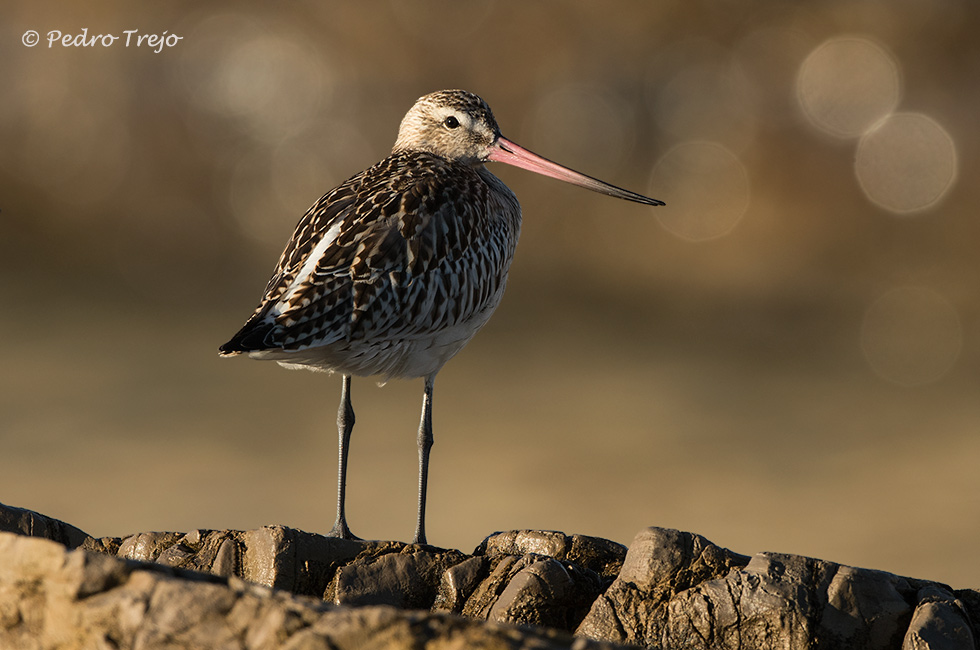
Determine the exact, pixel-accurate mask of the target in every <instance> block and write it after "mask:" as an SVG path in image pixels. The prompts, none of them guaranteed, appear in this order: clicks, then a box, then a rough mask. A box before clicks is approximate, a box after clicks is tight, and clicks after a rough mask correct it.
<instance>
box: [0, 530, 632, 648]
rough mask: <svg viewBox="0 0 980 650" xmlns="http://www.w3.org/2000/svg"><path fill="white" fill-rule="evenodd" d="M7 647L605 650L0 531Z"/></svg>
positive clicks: (1, 609)
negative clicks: (343, 603)
mask: <svg viewBox="0 0 980 650" xmlns="http://www.w3.org/2000/svg"><path fill="white" fill-rule="evenodd" d="M0 558H3V561H2V562H0V647H2V648H4V649H5V650H21V649H24V650H27V649H30V650H54V649H55V648H57V649H58V650H82V649H88V648H116V649H120V650H122V649H129V648H133V649H135V648H139V649H141V650H154V649H157V648H159V649H161V650H162V649H164V648H167V649H175V648H188V649H190V648H194V649H204V648H223V649H232V648H241V649H245V648H249V649H262V650H274V649H282V650H300V649H303V650H313V649H323V650H326V649H328V648H331V649H337V650H344V649H348V648H350V649H354V648H358V649H359V648H391V649H394V650H399V649H401V648H405V649H408V648H419V647H423V646H437V647H456V648H464V647H465V648H513V649H521V648H528V649H530V648H535V649H539V648H540V649H558V648H576V649H577V650H589V649H593V648H594V649H599V648H609V649H611V648H613V646H612V645H610V644H601V643H596V642H588V643H586V642H585V641H584V640H582V639H573V638H572V637H571V636H569V635H567V634H561V633H558V632H555V631H549V630H545V629H529V628H525V629H519V628H515V627H511V626H504V625H499V624H496V625H494V624H486V623H481V622H478V621H471V620H466V619H463V618H459V617H455V616H451V615H447V614H434V613H429V612H419V611H404V610H398V609H395V608H392V607H378V606H373V607H358V608H344V607H335V606H332V605H328V604H326V603H323V602H320V601H317V600H314V599H311V598H305V597H301V596H295V595H292V594H289V593H287V592H285V591H281V590H275V589H270V588H268V587H262V586H258V585H254V584H249V583H246V582H244V581H242V580H240V579H238V578H228V579H219V578H214V577H210V576H205V574H201V573H198V572H190V571H184V570H181V569H174V568H169V567H164V566H162V565H159V564H148V563H144V562H136V561H126V560H121V559H119V558H115V557H111V556H108V555H100V554H97V553H95V552H92V551H86V550H84V549H76V550H73V551H70V550H68V549H67V548H66V547H65V546H64V545H62V544H59V543H57V542H53V541H49V540H45V539H36V538H30V537H24V536H22V535H17V534H10V533H0Z"/></svg>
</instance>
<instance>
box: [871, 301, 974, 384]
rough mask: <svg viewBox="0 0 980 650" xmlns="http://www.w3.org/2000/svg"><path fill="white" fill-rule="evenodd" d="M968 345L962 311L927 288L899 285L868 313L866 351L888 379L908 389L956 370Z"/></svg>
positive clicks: (875, 368)
mask: <svg viewBox="0 0 980 650" xmlns="http://www.w3.org/2000/svg"><path fill="white" fill-rule="evenodd" d="M962 347H963V330H962V327H961V326H960V319H959V316H958V314H957V313H956V309H955V308H954V307H953V306H952V305H951V304H950V303H949V301H948V300H946V299H945V298H944V297H943V296H941V295H940V294H938V293H937V292H935V291H933V290H932V289H928V288H925V287H899V288H896V289H892V290H891V291H888V292H887V293H885V294H884V295H882V296H881V297H880V298H878V299H877V300H875V301H874V302H873V303H872V304H871V306H870V307H868V309H867V311H866V312H865V314H864V321H863V323H862V326H861V348H862V350H863V351H864V356H865V358H866V359H867V361H868V364H869V365H870V366H871V368H872V369H873V370H874V371H875V372H876V373H877V374H878V375H879V376H880V377H882V378H884V379H887V380H888V381H892V382H895V383H896V384H901V385H903V386H918V385H922V384H929V383H932V382H935V381H937V380H939V379H940V378H942V377H943V376H944V375H945V374H946V373H947V372H949V370H950V369H951V368H952V367H953V364H954V363H955V362H956V359H957V357H958V356H959V354H960V350H961V348H962Z"/></svg>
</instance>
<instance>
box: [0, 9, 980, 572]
mask: <svg viewBox="0 0 980 650" xmlns="http://www.w3.org/2000/svg"><path fill="white" fill-rule="evenodd" d="M975 6H976V5H975V4H972V3H970V2H969V1H967V0H962V1H960V2H956V1H952V0H948V1H939V0H933V1H928V0H916V1H912V0H899V1H896V0H887V1H884V0H882V1H867V2H822V3H819V4H814V3H811V4H810V5H805V6H804V7H805V8H800V7H801V5H799V3H787V2H755V3H737V2H689V1H680V0H674V1H659V2H651V3H619V4H617V5H615V7H616V8H615V9H612V8H611V5H603V4H599V3H594V2H585V1H581V2H578V1H577V2H567V3H520V4H518V3H504V2H499V1H498V2H491V1H483V2H478V3H477V2H465V3H464V2H448V1H439V2H433V1H427V2H412V3H408V2H399V1H397V0H391V1H390V2H359V3H331V2H313V1H307V2H293V3H286V4H279V5H276V6H275V7H272V6H271V5H269V4H268V3H260V2H227V3H211V4H209V5H207V6H206V8H205V6H203V5H201V4H200V3H192V2H174V3H151V4H147V3H140V6H139V7H138V8H134V7H133V6H131V3H123V2H114V1H111V0H106V1H104V2H96V3H86V4H85V5H80V4H77V3H74V4H73V3H68V2H61V3H57V2H49V3H37V2H27V1H22V0H15V1H14V2H12V3H11V2H7V3H6V4H5V6H4V8H3V10H2V13H3V14H4V20H3V21H2V25H0V86H2V88H3V97H2V99H0V210H2V211H0V283H2V284H0V289H2V292H3V296H4V298H5V300H4V304H3V307H2V309H0V340H2V345H3V355H2V356H3V361H2V362H0V363H2V372H0V382H2V392H0V501H3V502H5V503H8V504H11V505H17V506H22V507H27V508H33V509H37V510H39V511H41V512H44V513H46V514H48V515H52V516H55V517H59V518H63V519H65V520H67V521H70V522H71V523H73V524H75V525H77V526H79V527H81V528H83V529H84V530H86V531H87V532H89V533H92V534H95V535H122V534H126V533H130V532H135V531H140V530H147V529H170V530H188V529H192V528H203V527H208V528H223V527H233V528H255V527H258V526H262V525H265V524H272V523H282V524H287V525H290V526H296V527H300V528H304V529H307V530H311V531H318V532H325V531H326V530H328V529H329V528H330V525H331V524H332V519H333V509H334V500H335V496H336V491H335V490H336V488H335V483H334V481H335V462H336V451H335V445H336V433H335V425H334V418H335V412H336V406H337V400H338V397H339V388H340V381H339V378H337V377H328V376H325V375H313V374H310V373H302V372H289V371H286V370H283V369H281V368H279V367H278V366H276V365H274V364H269V363H259V362H255V361H249V360H245V359H231V360H227V359H219V358H218V357H217V353H216V348H217V346H218V345H219V344H220V343H222V342H224V341H225V340H227V339H228V338H229V337H230V335H231V334H233V333H234V332H235V331H236V329H237V328H238V327H239V326H240V325H241V323H242V322H243V321H244V319H245V318H246V317H247V315H248V314H249V313H250V311H251V309H252V308H253V307H254V305H255V303H256V302H257V300H258V298H259V295H260V293H261V290H262V288H263V287H264V283H265V282H266V280H267V279H268V276H269V274H270V273H271V271H272V268H273V265H274V263H275V261H276V257H277V255H278V254H279V252H280V250H281V247H282V246H283V244H284V243H285V241H286V239H287V238H288V236H289V234H290V232H291V230H292V228H293V226H294V225H295V223H296V221H297V220H298V218H299V216H300V215H301V214H302V213H303V211H304V210H305V209H306V207H307V206H308V205H309V204H311V203H312V202H313V201H314V200H315V199H317V198H318V197H319V196H320V195H321V194H322V193H323V192H325V191H326V190H328V189H330V188H332V187H333V186H335V185H336V184H338V183H339V182H341V181H343V180H344V179H345V178H347V177H348V176H350V175H351V174H353V173H355V172H357V171H359V170H361V169H362V168H364V167H366V166H368V165H369V164H371V163H373V162H375V161H376V160H378V159H380V158H382V157H383V156H385V155H386V154H387V152H388V151H389V149H390V147H391V144H392V142H393V141H394V136H395V132H396V129H397V126H398V122H399V120H400V119H401V117H402V115H403V114H404V113H405V111H406V110H407V109H408V108H409V107H410V106H411V104H412V102H413V101H414V100H415V98H417V97H418V96H420V95H422V94H424V93H426V92H429V91H432V90H437V89H441V88H452V87H461V88H466V89H468V90H472V91H474V92H477V93H479V94H480V95H482V96H483V97H484V98H485V99H486V100H487V101H488V102H489V103H490V105H491V106H492V107H493V109H494V111H495V114H496V116H497V119H498V122H499V123H500V125H501V127H502V129H503V132H504V134H505V135H507V136H508V137H509V138H511V139H513V140H515V141H517V142H519V143H521V144H523V145H524V146H526V147H528V148H530V149H532V150H535V151H537V152H538V153H541V154H543V155H545V156H548V157H550V158H552V159H555V160H557V161H559V162H562V163H564V164H567V165H569V166H571V167H573V168H576V169H579V170H581V171H584V172H586V173H589V174H592V175H595V176H598V177H600V178H603V179H605V180H608V181H610V182H613V183H615V184H617V185H623V186H625V187H629V188H633V189H636V190H638V191H641V192H646V193H649V194H650V195H652V196H654V197H657V198H660V199H663V200H664V201H666V202H667V207H665V208H659V209H656V210H651V209H649V208H645V207H643V206H637V205H634V204H628V203H625V202H621V201H614V200H611V199H608V198H606V197H601V196H598V195H593V194H590V193H586V192H583V191H582V190H579V189H576V188H572V187H569V186H565V185H561V184H558V183H556V182H555V181H552V180H549V179H545V178H541V177H536V176H533V175H531V174H528V173H526V172H521V171H519V170H516V169H511V168H505V169H500V168H498V167H494V168H493V171H494V172H495V173H497V174H499V175H500V176H501V178H503V179H504V181H505V182H507V183H508V184H509V185H510V186H511V187H512V188H513V189H514V191H515V192H516V193H517V195H518V196H519V197H520V199H521V202H522V205H523V207H524V215H525V222H524V232H523V238H522V241H521V244H520V247H519V250H518V254H517V260H516V262H515V264H514V267H513V269H512V271H511V276H510V287H509V289H508V294H507V297H506V298H505V300H504V302H503V304H502V305H501V307H500V309H499V311H498V313H497V315H496V316H495V317H494V319H493V320H491V322H490V324H489V325H488V326H487V328H486V329H485V331H484V332H482V333H481V334H480V335H478V336H477V338H476V339H475V340H474V341H473V343H471V345H470V346H469V347H468V348H467V349H466V350H465V351H464V352H463V353H462V354H460V355H459V357H457V358H456V359H455V360H453V361H452V362H451V363H450V364H449V365H448V366H447V367H446V368H445V369H444V370H443V372H442V373H441V374H440V376H439V380H438V381H437V382H436V395H435V415H434V418H435V435H436V443H435V447H434V449H433V469H432V474H431V479H430V497H429V508H430V509H429V522H428V523H429V537H430V539H431V540H432V541H433V542H434V543H436V544H439V545H446V546H457V547H460V548H463V549H470V548H472V547H473V546H475V545H476V544H477V543H478V542H479V541H480V539H481V538H482V537H483V536H484V535H486V534H488V533H490V532H492V531H495V530H503V529H511V528H545V529H560V530H564V531H567V532H578V533H584V534H591V535H598V536H603V537H607V538H611V539H615V540H618V541H620V542H623V543H629V541H630V540H631V538H632V536H633V534H634V533H635V532H636V531H638V530H639V529H640V528H642V527H644V526H647V525H659V526H667V527H674V528H680V529H684V530H690V531H695V532H698V533H700V534H703V535H705V536H707V537H708V538H710V539H712V540H713V541H715V542H716V543H719V544H721V545H724V546H727V547H730V548H732V549H734V550H737V551H740V552H743V553H752V552H756V551H761V550H773V551H784V552H792V553H800V554H807V555H813V556H818V557H822V558H826V559H829V560H834V561H839V562H842V563H847V564H853V565H858V566H865V567H872V568H877V569H884V570H888V571H893V572H897V573H901V574H906V575H914V576H918V577H924V578H931V579H938V580H943V581H946V582H948V583H950V584H952V585H953V586H955V587H966V586H972V587H977V586H980V563H978V561H977V559H976V549H977V547H978V541H980V471H978V469H980V467H978V466H980V436H978V434H980V391H978V388H980V374H978V361H980V310H978V302H977V297H978V295H980V256H978V254H977V248H978V243H980V219H978V216H980V215H978V207H977V206H978V205H980V201H978V198H980V196H978V195H980V185H978V184H977V183H976V182H975V178H974V177H975V175H976V170H977V163H978V144H980V143H978V135H980V132H978V129H977V122H978V117H977V116H978V115H980V83H978V80H980V44H978V43H980V41H978V40H977V38H976V34H977V31H978V29H980V10H977V9H976V8H975ZM83 28H86V29H87V35H88V36H89V37H91V36H93V35H98V34H106V33H108V34H114V35H119V36H121V37H122V38H121V39H120V40H118V41H116V42H115V43H113V44H112V45H111V46H109V47H103V46H101V44H97V45H95V46H93V47H71V46H69V47H65V46H62V45H60V44H56V45H54V46H52V47H48V42H47V34H48V32H49V31H51V30H59V31H61V32H62V33H63V34H65V35H69V36H75V35H77V34H79V33H81V32H82V30H83ZM134 29H135V30H138V31H139V33H140V34H162V33H163V32H166V33H167V34H166V35H179V36H180V37H181V39H180V40H179V41H177V42H176V44H175V45H173V46H172V47H166V46H164V47H162V48H159V51H155V50H154V48H151V47H150V46H148V45H146V44H145V43H144V45H143V46H142V47H136V46H135V44H134V43H131V44H130V46H129V47H126V45H125V42H124V40H123V39H124V38H125V30H134ZM27 30H36V31H37V32H39V36H40V43H38V44H37V45H36V46H34V47H27V46H25V45H24V43H23V39H24V38H25V36H24V35H25V32H26V31H27ZM172 42H173V41H172ZM421 388H422V387H421V382H420V381H419V382H393V383H391V384H389V385H387V386H385V387H384V388H378V387H377V386H375V385H374V383H372V382H371V381H366V380H361V381H355V383H354V387H353V398H354V407H355V409H356V411H357V428H356V430H355V433H354V439H353V443H352V460H351V467H350V487H349V502H348V512H349V518H350V523H351V527H352V528H353V530H354V532H356V533H358V534H360V535H362V536H367V537H375V538H396V539H408V538H410V536H411V533H412V527H413V521H414V499H415V495H414V490H415V471H416V470H415V464H416V455H415V453H416V452H415V429H416V426H417V421H418V420H417V418H418V408H419V405H420V403H421Z"/></svg>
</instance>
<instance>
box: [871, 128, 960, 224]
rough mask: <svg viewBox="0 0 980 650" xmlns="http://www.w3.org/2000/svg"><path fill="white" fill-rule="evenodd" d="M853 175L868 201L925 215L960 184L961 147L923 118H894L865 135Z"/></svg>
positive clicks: (891, 208) (891, 209)
mask: <svg viewBox="0 0 980 650" xmlns="http://www.w3.org/2000/svg"><path fill="white" fill-rule="evenodd" d="M854 172H855V174H857V179H858V183H860V185H861V189H862V190H864V193H865V195H866V196H867V197H868V199H870V200H871V201H872V202H873V203H875V204H876V205H878V206H880V207H882V208H884V209H885V210H889V211H891V212H896V213H908V212H916V211H919V210H924V209H926V208H929V207H931V206H933V205H935V204H936V203H937V202H938V201H939V200H940V199H942V198H943V196H945V195H946V193H947V192H948V191H949V190H950V188H951V187H952V186H953V182H954V181H955V180H956V176H957V174H958V162H957V157H956V145H955V143H954V142H953V138H952V137H950V135H949V134H948V133H947V132H946V130H945V129H943V127H941V126H940V125H939V124H937V123H936V122H935V121H934V120H932V119H931V118H929V117H927V116H925V115H922V114H921V113H897V114H894V115H889V116H888V117H886V118H885V119H884V120H882V121H881V122H879V123H878V124H877V125H876V126H875V127H874V128H873V129H871V130H870V131H868V132H867V133H865V134H864V136H862V138H861V141H860V143H859V144H858V149H857V157H856V159H855V161H854Z"/></svg>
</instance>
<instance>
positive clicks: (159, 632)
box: [0, 504, 980, 650]
mask: <svg viewBox="0 0 980 650" xmlns="http://www.w3.org/2000/svg"><path fill="white" fill-rule="evenodd" d="M0 531H3V532H0V648H4V649H8V648H9V649H14V650H16V649H21V648H23V649H28V648H29V649H31V650H42V649H49V648H50V649H54V648H57V649H59V650H72V649H75V648H78V649H81V648H106V649H108V648H112V649H122V648H133V649H141V650H142V649H155V648H167V649H176V648H188V649H190V648H194V649H195V650H197V649H204V648H222V649H226V648H228V649H231V648H242V649H245V648H247V649H257V650H258V649H262V650H266V649H269V650H271V649H274V648H282V649H292V650H313V649H324V650H325V649H327V648H331V649H333V648H336V649H345V648H352V649H353V648H380V647H384V648H395V649H399V648H422V647H426V648H443V647H447V648H528V649H530V648H535V649H537V648H576V649H581V650H586V649H588V648H614V647H619V645H618V644H631V645H638V646H645V647H649V648H746V649H747V648H794V649H804V648H820V649H825V648H868V649H875V648H896V649H898V648H902V649H910V650H911V649H916V650H918V649H924V648H944V649H945V648H964V649H966V648H970V649H973V648H976V639H977V638H978V632H980V628H978V627H977V624H978V622H980V592H977V591H973V590H959V591H956V590H952V589H950V588H949V587H947V586H945V585H942V584H939V583H936V582H931V581H928V580H917V579H913V578H904V577H900V576H897V575H893V574H890V573H884V572H881V571H872V570H868V569H857V568H853V567H848V566H843V565H840V564H835V563H833V562H827V561H824V560H817V559H812V558H806V557H801V556H795V555H784V554H776V553H759V554H756V555H755V556H752V557H748V556H744V555H739V554H737V553H733V552H732V551H729V550H727V549H724V548H721V547H719V546H716V545H714V544H712V543H711V542H710V541H708V540H706V539H705V538H703V537H701V536H699V535H695V534H693V533H684V532H680V531H676V530H669V529H663V528H647V529H645V530H642V531H640V532H639V533H638V534H637V536H636V538H635V539H634V540H633V543H632V545H631V546H630V547H629V549H627V548H626V547H624V546H622V545H620V544H616V543H615V542H610V541H608V540H604V539H599V538H595V537H586V536H582V535H565V534H562V533H556V532H547V531H511V532H505V533H495V534H493V535H491V536H490V537H488V538H487V539H486V540H484V542H483V543H482V544H481V545H480V546H479V547H477V549H476V550H475V551H474V552H473V553H472V554H471V555H467V554H465V553H462V552H460V551H456V550H451V549H441V548H436V547H433V546H419V545H411V544H403V543H399V542H383V541H348V540H339V539H333V538H327V537H323V536H320V535H314V534H311V533H305V532H302V531H299V530H295V529H291V528H285V527H282V526H268V527H265V528H260V529H258V530H251V531H233V530H220V531H217V530H195V531H191V532H189V533H139V534H136V535H130V536H128V537H124V538H101V539H96V538H93V537H90V536H88V535H86V534H85V533H84V532H82V531H81V530H79V529H77V528H75V527H74V526H71V525H69V524H66V523H64V522H61V521H57V520H54V519H50V518H48V517H45V516H43V515H40V514H38V513H35V512H31V511H29V510H22V509H19V508H12V507H8V506H3V505H2V504H0Z"/></svg>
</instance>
